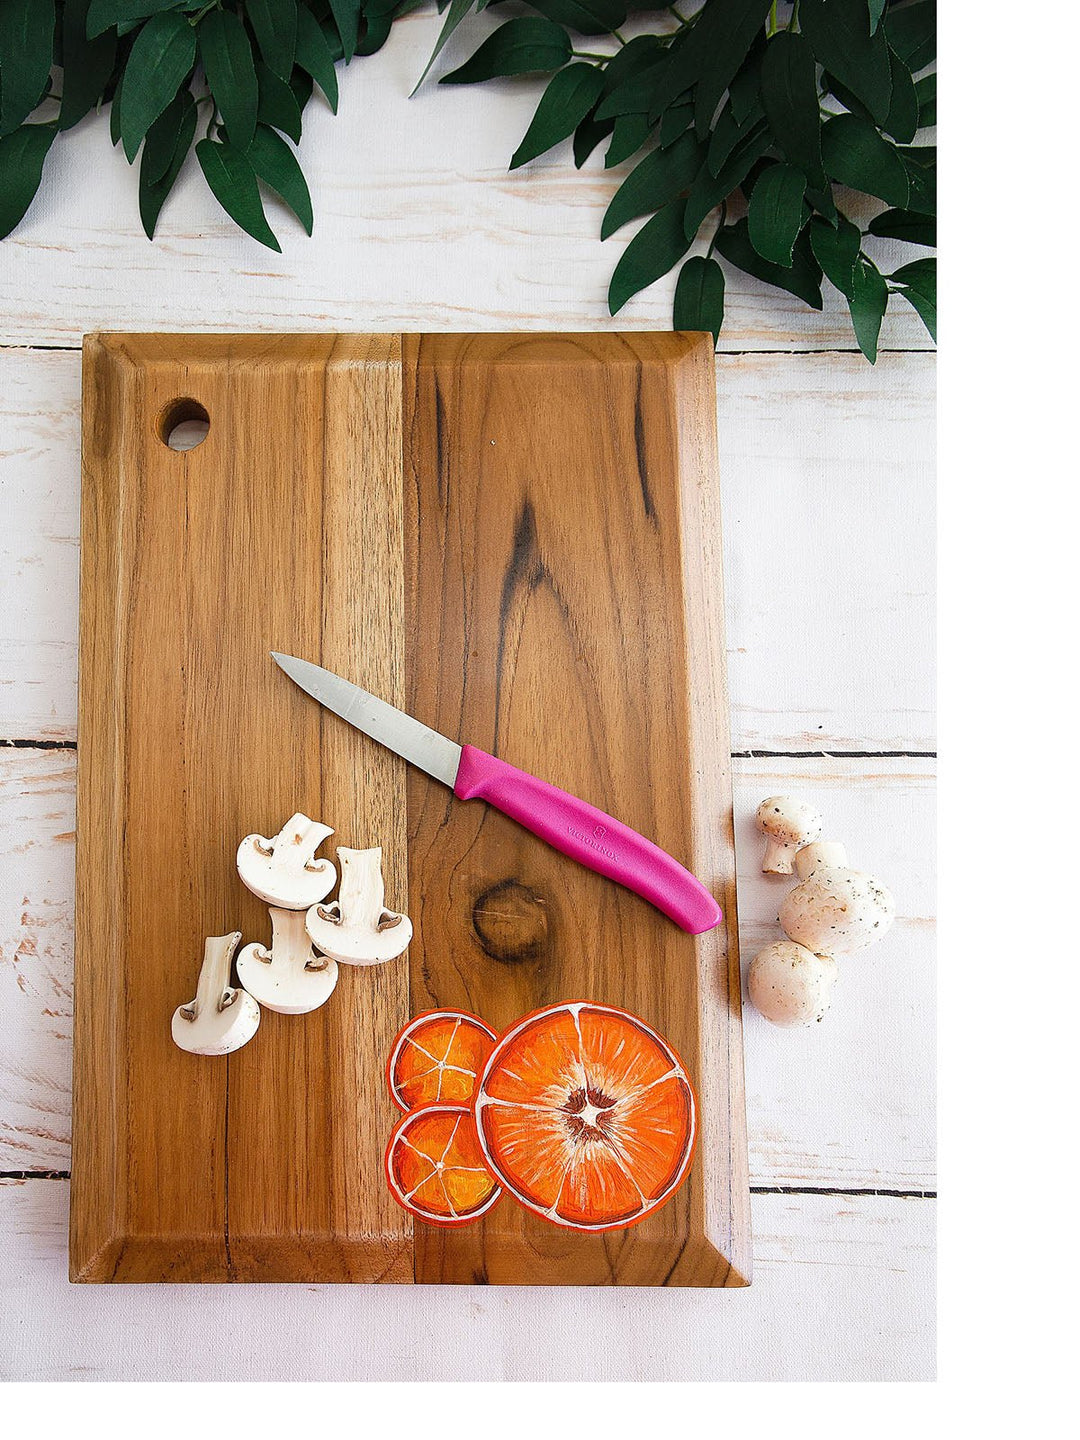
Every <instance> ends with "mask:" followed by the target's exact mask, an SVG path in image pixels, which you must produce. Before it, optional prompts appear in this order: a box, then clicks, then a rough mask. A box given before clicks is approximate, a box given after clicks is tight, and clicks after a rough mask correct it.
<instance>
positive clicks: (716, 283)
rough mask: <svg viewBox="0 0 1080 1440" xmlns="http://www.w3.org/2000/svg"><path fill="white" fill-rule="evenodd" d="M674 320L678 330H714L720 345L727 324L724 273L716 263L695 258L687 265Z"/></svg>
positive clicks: (681, 273) (678, 288)
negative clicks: (722, 330)
mask: <svg viewBox="0 0 1080 1440" xmlns="http://www.w3.org/2000/svg"><path fill="white" fill-rule="evenodd" d="M672 318H673V323H674V326H675V329H676V330H711V331H712V337H713V344H714V345H715V344H716V342H717V340H718V339H719V338H720V327H721V325H723V323H724V272H723V270H721V269H720V266H719V265H718V264H717V263H716V261H715V260H710V259H708V258H707V256H704V255H693V256H691V258H690V259H689V260H687V261H686V263H685V264H684V265H683V267H682V269H681V270H680V271H679V283H678V284H677V285H676V286H675V313H674V315H673V317H672Z"/></svg>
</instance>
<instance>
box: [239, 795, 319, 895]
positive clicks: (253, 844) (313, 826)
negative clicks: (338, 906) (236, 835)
mask: <svg viewBox="0 0 1080 1440" xmlns="http://www.w3.org/2000/svg"><path fill="white" fill-rule="evenodd" d="M333 833H334V832H333V830H331V828H330V826H329V825H320V824H319V822H318V821H317V820H309V819H308V817H307V816H306V815H301V814H299V813H298V814H296V815H294V816H293V817H292V819H291V820H289V821H287V823H286V824H285V825H283V826H282V828H281V829H280V830H279V831H278V833H277V834H276V835H275V836H274V837H273V839H271V840H267V839H266V838H265V836H263V835H246V836H245V837H244V839H243V840H241V841H240V845H239V847H238V849H237V851H236V868H237V870H239V872H240V879H241V880H243V882H244V884H245V885H246V886H247V888H248V889H249V890H250V891H251V892H252V894H253V895H258V897H259V899H260V900H265V901H266V903H267V904H268V905H276V906H278V908H279V909H281V910H306V909H307V908H308V906H309V905H314V903H315V902H316V900H321V899H322V898H323V896H324V895H329V894H330V891H331V890H332V889H333V888H334V882H335V881H336V880H337V871H336V870H335V869H334V866H333V863H332V862H331V861H329V860H316V859H315V851H316V850H317V849H318V848H319V846H320V845H321V844H322V842H323V841H324V840H325V839H327V837H328V836H330V835H332V834H333Z"/></svg>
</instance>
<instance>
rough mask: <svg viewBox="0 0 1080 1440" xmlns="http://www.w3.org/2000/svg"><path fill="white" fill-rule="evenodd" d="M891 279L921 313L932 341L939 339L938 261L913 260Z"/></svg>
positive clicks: (894, 272) (890, 277)
mask: <svg viewBox="0 0 1080 1440" xmlns="http://www.w3.org/2000/svg"><path fill="white" fill-rule="evenodd" d="M889 279H890V280H891V281H892V283H893V284H894V285H896V286H899V287H900V289H899V294H901V295H903V297H904V299H905V300H907V301H908V302H909V303H910V304H911V305H912V306H914V308H915V309H916V310H917V311H918V312H919V318H920V319H921V320H922V322H923V324H924V325H925V326H926V328H927V330H929V332H930V338H931V339H932V340H936V339H937V261H936V260H913V261H912V262H911V264H910V265H901V267H900V269H899V270H894V271H893V273H892V274H891V275H890V276H889Z"/></svg>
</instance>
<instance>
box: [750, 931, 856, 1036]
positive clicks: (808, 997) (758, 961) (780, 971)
mask: <svg viewBox="0 0 1080 1440" xmlns="http://www.w3.org/2000/svg"><path fill="white" fill-rule="evenodd" d="M835 983H836V961H835V960H833V959H832V958H831V957H830V956H828V955H815V954H814V953H813V951H812V950H807V949H806V947H805V946H803V945H796V944H795V942H794V941H793V940H777V941H776V942H775V944H772V945H766V947H765V949H764V950H760V951H759V952H758V953H757V954H756V955H755V956H754V958H753V960H751V961H750V969H749V970H748V971H747V975H746V988H747V990H748V992H749V995H750V999H751V1000H752V1001H753V1004H754V1007H755V1009H757V1010H758V1011H759V1012H760V1013H761V1014H762V1015H763V1016H764V1017H765V1019H766V1020H768V1021H770V1022H771V1023H772V1024H773V1025H783V1026H793V1025H813V1023H814V1022H815V1020H821V1019H822V1018H823V1017H824V1015H825V1012H826V1010H828V1008H829V1002H830V1000H831V999H832V988H833V985H834V984H835Z"/></svg>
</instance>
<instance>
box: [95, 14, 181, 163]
mask: <svg viewBox="0 0 1080 1440" xmlns="http://www.w3.org/2000/svg"><path fill="white" fill-rule="evenodd" d="M194 64H195V31H194V30H193V29H192V27H191V26H190V25H189V24H188V22H187V20H186V19H185V18H184V16H182V15H178V14H176V13H175V11H170V10H166V11H164V13H163V14H161V15H154V16H152V17H151V18H150V19H149V20H148V21H147V22H146V24H145V25H144V26H143V28H142V29H141V30H140V31H139V33H138V35H136V37H135V43H134V45H132V47H131V54H130V55H129V56H128V62H127V65H126V67H125V69H124V86H123V91H122V93H121V96H120V134H121V137H122V138H123V141H124V153H125V154H126V155H127V158H128V161H129V162H130V161H132V160H134V159H135V155H136V152H137V151H138V148H139V146H140V145H141V144H142V142H143V139H144V137H145V135H146V132H147V131H148V130H149V129H150V126H151V125H152V124H153V123H154V121H155V120H156V119H157V118H158V116H159V115H160V114H161V112H162V111H163V110H164V109H165V106H166V105H168V103H169V101H170V100H171V99H172V98H173V96H174V95H175V94H176V92H177V91H178V90H179V89H180V86H181V85H183V83H184V81H185V80H186V79H187V77H188V75H190V73H191V68H192V66H193V65H194ZM113 103H114V104H115V100H114V102H113Z"/></svg>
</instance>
